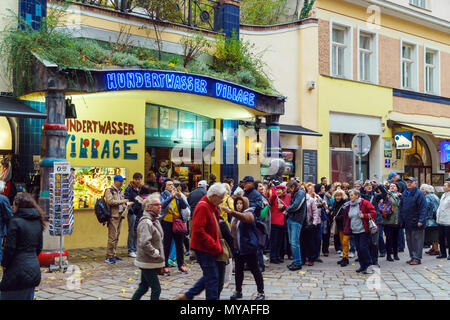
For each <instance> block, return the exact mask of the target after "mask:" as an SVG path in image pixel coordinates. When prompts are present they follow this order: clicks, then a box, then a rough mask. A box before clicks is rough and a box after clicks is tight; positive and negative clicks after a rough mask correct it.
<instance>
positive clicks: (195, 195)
mask: <svg viewBox="0 0 450 320" xmlns="http://www.w3.org/2000/svg"><path fill="white" fill-rule="evenodd" d="M206 193H207V191H206V189H205V188H197V189H195V190H194V191H192V192H191V193H190V194H189V195H188V197H187V202H188V204H189V206H190V207H191V211H192V212H194V210H195V207H196V206H197V203H198V202H199V201H200V199H201V198H203V197H204V196H205V195H206Z"/></svg>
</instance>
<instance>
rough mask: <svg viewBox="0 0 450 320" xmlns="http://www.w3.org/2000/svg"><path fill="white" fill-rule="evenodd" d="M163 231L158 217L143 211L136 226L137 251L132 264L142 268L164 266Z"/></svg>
mask: <svg viewBox="0 0 450 320" xmlns="http://www.w3.org/2000/svg"><path fill="white" fill-rule="evenodd" d="M163 237H164V232H163V230H162V227H161V224H160V222H159V220H158V219H156V218H155V217H153V216H152V215H151V214H150V213H148V212H146V211H144V213H143V216H142V218H141V219H140V220H139V224H138V227H137V252H136V260H135V261H134V265H135V266H136V267H139V268H142V269H157V268H162V267H164V247H163Z"/></svg>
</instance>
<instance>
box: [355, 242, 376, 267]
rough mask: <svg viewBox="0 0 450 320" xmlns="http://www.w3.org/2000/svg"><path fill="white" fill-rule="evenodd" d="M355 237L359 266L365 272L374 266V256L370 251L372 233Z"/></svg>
mask: <svg viewBox="0 0 450 320" xmlns="http://www.w3.org/2000/svg"><path fill="white" fill-rule="evenodd" d="M354 237H355V244H356V251H357V252H358V259H359V265H360V266H361V269H363V270H365V269H367V268H368V267H369V266H371V265H372V256H371V254H370V249H369V246H370V243H371V242H372V237H371V234H370V233H360V234H355V235H354Z"/></svg>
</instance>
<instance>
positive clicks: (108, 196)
mask: <svg viewBox="0 0 450 320" xmlns="http://www.w3.org/2000/svg"><path fill="white" fill-rule="evenodd" d="M111 189H113V191H111ZM119 195H120V199H121V200H119ZM123 199H124V196H123V191H122V190H120V194H119V193H118V192H117V190H116V189H115V188H114V187H111V188H107V189H106V190H105V202H106V204H107V205H108V207H109V209H110V211H111V217H112V218H118V217H120V215H121V213H123V212H124V210H125V209H126V204H124V203H123V202H122V200H123ZM120 208H122V212H121V211H120Z"/></svg>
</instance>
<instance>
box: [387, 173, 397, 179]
mask: <svg viewBox="0 0 450 320" xmlns="http://www.w3.org/2000/svg"><path fill="white" fill-rule="evenodd" d="M396 175H397V173H396V172H391V173H389V175H388V178H387V179H388V180H391V179H392V178H393V177H395V176H396Z"/></svg>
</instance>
